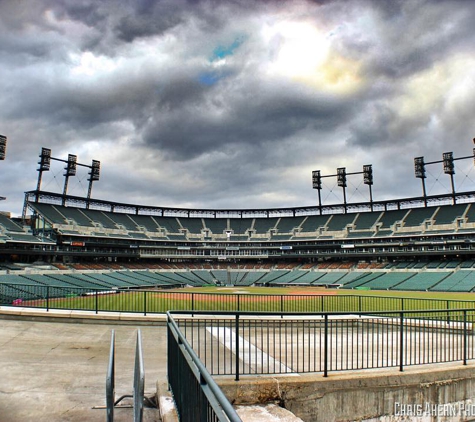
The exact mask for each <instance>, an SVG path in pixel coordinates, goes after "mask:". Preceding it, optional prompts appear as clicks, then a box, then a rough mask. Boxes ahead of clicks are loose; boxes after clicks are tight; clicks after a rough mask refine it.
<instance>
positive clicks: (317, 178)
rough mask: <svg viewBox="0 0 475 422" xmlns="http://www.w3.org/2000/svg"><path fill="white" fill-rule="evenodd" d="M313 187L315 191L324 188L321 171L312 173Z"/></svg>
mask: <svg viewBox="0 0 475 422" xmlns="http://www.w3.org/2000/svg"><path fill="white" fill-rule="evenodd" d="M312 187H313V189H321V188H322V176H321V174H320V170H314V171H312Z"/></svg>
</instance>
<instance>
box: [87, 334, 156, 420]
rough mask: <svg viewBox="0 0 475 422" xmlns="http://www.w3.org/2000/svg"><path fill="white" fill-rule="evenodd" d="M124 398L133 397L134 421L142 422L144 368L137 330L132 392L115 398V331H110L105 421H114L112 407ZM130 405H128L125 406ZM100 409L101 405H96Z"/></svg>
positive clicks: (139, 336) (140, 340)
mask: <svg viewBox="0 0 475 422" xmlns="http://www.w3.org/2000/svg"><path fill="white" fill-rule="evenodd" d="M125 398H132V399H133V409H134V422H142V420H143V408H144V400H148V399H147V398H146V397H145V370H144V362H143V350H142V333H141V331H140V329H138V330H137V340H136V344H135V364H134V385H133V394H125V395H123V396H121V397H120V398H118V399H117V400H116V398H115V331H114V330H112V333H111V346H110V353H109V363H108V366H107V374H106V411H107V419H106V420H107V422H114V409H115V407H117V406H118V405H119V403H120V402H121V401H122V400H123V399H125ZM126 407H130V406H126ZM96 408H97V409H100V408H101V407H100V406H99V407H96Z"/></svg>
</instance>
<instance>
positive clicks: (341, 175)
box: [336, 167, 348, 214]
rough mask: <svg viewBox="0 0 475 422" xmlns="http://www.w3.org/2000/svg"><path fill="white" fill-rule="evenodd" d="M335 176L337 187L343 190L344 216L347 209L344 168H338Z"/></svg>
mask: <svg viewBox="0 0 475 422" xmlns="http://www.w3.org/2000/svg"><path fill="white" fill-rule="evenodd" d="M336 174H337V183H338V186H340V187H341V188H343V206H344V209H345V214H346V213H347V211H348V210H347V208H346V187H347V184H346V168H345V167H339V168H337V169H336Z"/></svg>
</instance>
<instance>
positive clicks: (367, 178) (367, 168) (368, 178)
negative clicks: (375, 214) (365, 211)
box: [363, 164, 373, 211]
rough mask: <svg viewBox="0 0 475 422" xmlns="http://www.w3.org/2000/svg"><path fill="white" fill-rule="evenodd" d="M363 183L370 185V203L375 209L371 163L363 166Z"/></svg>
mask: <svg viewBox="0 0 475 422" xmlns="http://www.w3.org/2000/svg"><path fill="white" fill-rule="evenodd" d="M363 183H364V184H365V185H368V187H369V204H370V207H371V211H373V166H372V165H371V164H365V165H364V166H363Z"/></svg>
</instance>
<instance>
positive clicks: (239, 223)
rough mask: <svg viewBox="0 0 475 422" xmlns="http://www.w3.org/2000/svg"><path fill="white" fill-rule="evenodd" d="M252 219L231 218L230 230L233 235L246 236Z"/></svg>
mask: <svg viewBox="0 0 475 422" xmlns="http://www.w3.org/2000/svg"><path fill="white" fill-rule="evenodd" d="M253 222H254V219H253V218H231V219H229V225H230V229H231V230H232V231H233V232H234V234H235V235H238V234H246V232H247V230H249V229H251V228H252V223H253Z"/></svg>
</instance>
